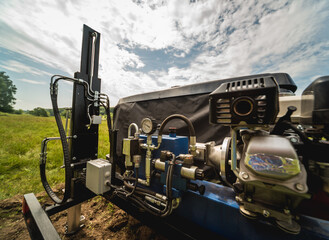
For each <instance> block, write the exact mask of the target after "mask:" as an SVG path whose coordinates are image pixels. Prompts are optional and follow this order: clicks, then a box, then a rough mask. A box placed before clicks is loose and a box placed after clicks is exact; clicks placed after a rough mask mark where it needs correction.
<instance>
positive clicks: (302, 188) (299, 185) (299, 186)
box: [295, 183, 305, 191]
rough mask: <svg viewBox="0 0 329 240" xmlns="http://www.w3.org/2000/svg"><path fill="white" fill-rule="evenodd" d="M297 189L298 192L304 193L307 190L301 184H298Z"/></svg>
mask: <svg viewBox="0 0 329 240" xmlns="http://www.w3.org/2000/svg"><path fill="white" fill-rule="evenodd" d="M295 188H296V189H297V190H298V191H304V189H305V187H304V185H303V184H301V183H296V185H295Z"/></svg>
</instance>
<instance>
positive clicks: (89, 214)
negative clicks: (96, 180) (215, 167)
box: [0, 185, 166, 240]
mask: <svg viewBox="0 0 329 240" xmlns="http://www.w3.org/2000/svg"><path fill="white" fill-rule="evenodd" d="M62 188H63V186H62V185H59V186H57V187H56V188H55V190H57V191H61V189H62ZM36 197H37V198H38V200H39V201H40V203H41V204H45V203H49V204H50V203H51V202H50V200H49V198H48V197H47V195H46V193H45V192H42V193H39V194H36ZM22 199H23V196H22V195H16V196H14V197H12V198H8V199H5V200H2V201H0V219H1V221H0V239H18V240H23V239H24V240H25V239H28V238H29V233H28V230H27V228H26V226H25V222H24V219H23V216H22V211H21V208H22ZM81 214H82V215H84V216H85V223H84V227H83V228H81V229H80V230H79V231H78V232H77V233H75V234H74V235H71V236H67V235H65V230H66V221H67V212H66V211H63V212H60V213H57V214H55V215H53V216H51V217H50V219H51V221H52V223H53V225H54V226H55V228H56V230H57V232H58V233H59V235H60V237H61V238H62V239H74V240H78V239H114V240H121V239H122V240H125V239H127V240H128V239H129V240H130V239H135V240H150V239H154V240H165V239H166V238H165V237H163V236H161V235H159V234H158V233H156V232H155V231H153V230H152V229H150V228H149V227H147V226H145V225H143V224H142V223H141V222H140V221H138V220H137V219H135V218H133V217H132V216H130V215H128V214H127V213H126V212H124V211H123V210H121V209H120V208H118V207H117V206H116V205H114V204H112V203H111V202H109V201H107V200H105V199H104V198H102V197H95V198H93V199H90V200H89V201H87V202H85V203H83V204H82V206H81Z"/></svg>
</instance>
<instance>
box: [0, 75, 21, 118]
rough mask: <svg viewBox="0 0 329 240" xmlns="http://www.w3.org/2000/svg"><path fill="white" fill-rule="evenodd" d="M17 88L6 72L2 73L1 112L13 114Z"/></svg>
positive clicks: (0, 78)
mask: <svg viewBox="0 0 329 240" xmlns="http://www.w3.org/2000/svg"><path fill="white" fill-rule="evenodd" d="M16 91H17V88H16V86H15V85H14V84H13V81H11V80H10V78H9V76H7V75H6V74H5V72H0V112H9V113H11V112H13V111H14V108H13V105H14V104H15V100H16V98H15V97H14V95H15V94H16Z"/></svg>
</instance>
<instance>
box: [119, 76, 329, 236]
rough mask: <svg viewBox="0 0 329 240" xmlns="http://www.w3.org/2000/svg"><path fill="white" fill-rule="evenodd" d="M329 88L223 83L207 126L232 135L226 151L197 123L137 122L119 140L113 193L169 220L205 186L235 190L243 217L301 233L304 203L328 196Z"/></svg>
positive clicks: (259, 81) (327, 84)
mask: <svg viewBox="0 0 329 240" xmlns="http://www.w3.org/2000/svg"><path fill="white" fill-rule="evenodd" d="M324 89H326V90H324ZM328 89H329V77H323V78H320V79H317V80H316V81H314V82H313V83H312V84H311V85H310V86H309V87H308V88H307V89H306V90H305V91H304V92H303V94H302V96H301V97H296V96H292V95H293V94H292V93H291V92H287V91H284V92H280V86H279V84H278V82H277V81H276V79H275V78H274V77H273V76H265V77H259V78H251V79H248V78H245V79H239V80H237V81H230V82H226V83H222V84H221V85H220V86H219V87H218V88H217V89H216V90H215V91H213V92H212V93H211V94H209V122H210V123H212V124H216V125H217V124H220V125H225V126H228V127H229V128H230V133H229V136H227V137H225V138H224V140H223V141H222V144H216V143H215V142H214V141H210V142H206V143H200V142H197V138H196V133H195V129H194V128H195V127H194V126H193V124H192V122H191V121H190V120H189V119H188V118H187V117H185V116H183V115H180V114H173V115H170V116H168V117H167V118H165V119H164V120H163V121H162V122H161V124H157V122H156V121H155V119H153V118H152V117H144V118H143V119H142V121H141V122H140V123H139V125H138V123H135V122H132V123H130V125H129V128H128V133H127V137H125V138H124V139H123V141H122V144H123V145H122V146H123V147H122V153H123V155H124V169H125V170H124V171H123V174H122V180H123V182H124V186H125V187H124V189H120V190H118V189H116V190H115V192H116V194H119V195H121V196H122V197H130V198H132V199H133V201H134V202H136V203H138V204H139V205H140V206H141V207H143V208H145V209H147V211H150V212H152V213H154V214H157V215H159V216H167V215H168V214H171V213H172V211H173V209H175V208H177V206H178V205H179V204H180V203H181V202H182V196H184V193H185V192H187V191H195V192H198V194H200V195H202V194H204V192H205V191H206V190H207V188H206V187H205V186H204V185H203V184H202V183H203V182H205V181H206V182H211V183H213V184H221V185H224V186H227V187H230V188H232V189H233V190H234V192H235V194H236V201H237V202H238V203H239V205H240V213H241V214H242V215H243V216H245V217H247V218H252V219H255V218H259V217H261V218H263V219H267V220H268V221H272V222H273V221H274V222H275V224H276V225H277V226H278V227H279V228H281V229H282V230H284V231H286V232H289V233H292V234H298V233H299V232H300V225H299V224H298V215H299V214H300V213H301V212H302V211H301V210H300V206H301V203H302V202H303V201H306V202H307V200H309V199H311V198H312V196H314V195H316V194H319V192H324V193H326V194H329V189H328V182H329V181H328V180H329V178H328V177H329V175H328V172H329V159H328V157H327V154H326V153H328V149H329V148H328V146H329V145H328V126H329V125H328V123H329V117H328V114H329V101H327V100H325V99H324V92H323V91H327V90H328ZM172 120H176V122H177V120H180V121H182V122H183V123H184V124H186V126H187V128H188V136H178V135H176V128H175V126H174V125H170V122H172ZM166 126H167V127H168V126H169V134H167V135H165V134H163V132H164V130H165V128H166ZM196 127H197V126H196ZM138 185H140V186H144V187H139V186H138ZM145 189H148V190H147V191H146V190H145ZM148 191H151V192H152V194H151V193H148ZM134 194H137V195H139V196H138V197H136V199H135V198H134ZM309 201H310V200H309ZM182 204H184V203H182Z"/></svg>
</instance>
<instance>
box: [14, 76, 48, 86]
mask: <svg viewBox="0 0 329 240" xmlns="http://www.w3.org/2000/svg"><path fill="white" fill-rule="evenodd" d="M18 80H19V81H22V82H27V83H31V84H37V85H44V84H46V83H45V82H40V81H36V80H30V79H25V78H22V79H18Z"/></svg>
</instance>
